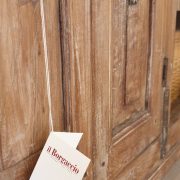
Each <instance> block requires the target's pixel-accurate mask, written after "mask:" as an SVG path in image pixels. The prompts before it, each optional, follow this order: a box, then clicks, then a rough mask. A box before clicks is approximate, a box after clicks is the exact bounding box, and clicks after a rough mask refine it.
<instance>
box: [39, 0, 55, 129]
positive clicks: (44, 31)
mask: <svg viewBox="0 0 180 180" xmlns="http://www.w3.org/2000/svg"><path fill="white" fill-rule="evenodd" d="M40 8H41V25H42V38H43V47H44V61H45V69H46V83H47V85H46V86H47V96H48V105H49V128H50V130H51V131H54V127H53V118H52V105H51V87H50V72H49V60H48V48H47V39H46V23H45V15H44V0H40Z"/></svg>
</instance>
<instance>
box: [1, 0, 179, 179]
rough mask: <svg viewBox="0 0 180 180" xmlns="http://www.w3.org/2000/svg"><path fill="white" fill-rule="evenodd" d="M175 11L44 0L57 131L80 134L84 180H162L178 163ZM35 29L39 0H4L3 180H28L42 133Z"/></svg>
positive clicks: (157, 3)
mask: <svg viewBox="0 0 180 180" xmlns="http://www.w3.org/2000/svg"><path fill="white" fill-rule="evenodd" d="M178 3H179V1H176V0H171V1H170V0H51V1H48V0H46V1H45V10H46V21H47V36H48V50H49V59H50V68H51V87H52V99H53V114H54V119H55V127H56V130H64V131H75V132H83V133H84V136H83V139H82V141H81V143H80V145H79V149H80V150H81V151H82V152H83V153H84V154H86V155H87V156H89V157H90V158H91V160H92V163H91V165H90V167H89V169H88V171H87V173H86V174H85V177H84V179H97V180H106V179H108V180H116V179H117V180H119V179H120V180H121V179H122V180H134V179H137V180H143V179H145V180H146V179H161V178H162V177H163V176H164V174H165V173H166V172H167V170H168V169H169V167H171V165H172V164H173V163H174V162H175V160H176V159H178V158H179V157H180V151H179V140H180V120H179V119H180V118H179V114H178V112H179V111H180V109H179V107H178V105H176V106H175V108H173V105H172V103H171V89H172V88H171V84H172V83H171V82H172V75H173V68H172V67H173V66H172V64H173V55H174V37H175V27H176V26H175V25H176V13H177V11H178V8H177V7H178V5H177V4H178ZM9 12H10V15H9ZM40 23H41V22H40V11H39V1H38V0H34V1H33V0H32V1H26V0H19V1H18V0H17V1H13V2H11V3H10V2H8V1H6V0H1V6H0V24H1V27H0V29H1V30H0V39H1V41H0V47H1V50H2V53H1V55H0V61H1V65H0V69H1V71H0V78H1V79H0V80H1V81H0V82H1V84H2V86H1V87H0V96H1V104H0V130H1V131H0V179H5V180H6V179H7V180H12V179H15V180H16V179H18V180H21V179H28V177H29V175H30V173H31V172H32V169H33V167H34V164H35V162H36V160H37V157H38V154H39V152H40V150H41V148H42V146H43V143H44V142H45V139H46V138H47V135H48V107H47V93H46V88H45V72H44V64H43V62H44V61H43V56H44V54H43V51H42V37H41V28H40ZM177 104H178V103H177ZM173 114H175V117H176V120H173V117H174V116H173Z"/></svg>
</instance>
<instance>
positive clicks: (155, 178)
mask: <svg viewBox="0 0 180 180" xmlns="http://www.w3.org/2000/svg"><path fill="white" fill-rule="evenodd" d="M178 159H180V146H179V145H178V146H176V147H174V148H173V149H172V150H171V152H170V153H168V155H167V156H166V158H165V159H164V160H163V161H162V162H161V164H160V166H159V167H158V168H157V169H156V170H155V171H154V172H153V173H152V174H151V175H150V176H149V178H148V179H149V180H163V177H164V176H165V174H166V173H167V172H168V170H169V169H170V168H171V166H172V165H173V164H174V163H175V162H176V161H177V160H178Z"/></svg>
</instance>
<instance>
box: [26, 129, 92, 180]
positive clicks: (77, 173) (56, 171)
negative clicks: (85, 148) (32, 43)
mask: <svg viewBox="0 0 180 180" xmlns="http://www.w3.org/2000/svg"><path fill="white" fill-rule="evenodd" d="M81 137H82V133H61V132H51V133H50V135H49V137H48V140H47V142H46V144H45V146H44V148H43V150H42V153H41V155H40V157H39V160H38V162H37V164H36V166H35V168H34V171H33V173H32V175H31V177H30V180H50V179H52V180H81V179H82V178H83V176H84V173H85V172H86V170H87V167H88V165H89V163H90V159H89V158H87V157H86V156H85V155H84V154H82V153H81V152H79V151H78V150H77V149H76V147H77V145H78V144H79V141H80V139H81Z"/></svg>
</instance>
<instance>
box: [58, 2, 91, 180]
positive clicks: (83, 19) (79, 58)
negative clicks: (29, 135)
mask: <svg viewBox="0 0 180 180" xmlns="http://www.w3.org/2000/svg"><path fill="white" fill-rule="evenodd" d="M60 13H61V28H62V32H61V40H62V52H63V54H62V56H63V86H64V98H65V99H64V104H65V119H66V122H67V124H66V128H67V130H70V131H75V132H83V133H84V135H83V138H82V140H81V142H80V145H79V149H80V151H81V152H83V153H84V154H85V155H87V156H88V157H89V158H91V159H92V71H91V64H92V59H91V1H89V0H87V1H82V0H76V1H74V0H70V1H66V0H62V1H61V8H60ZM92 173H93V172H92V163H91V165H90V167H89V169H88V171H87V173H86V176H85V179H92Z"/></svg>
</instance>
